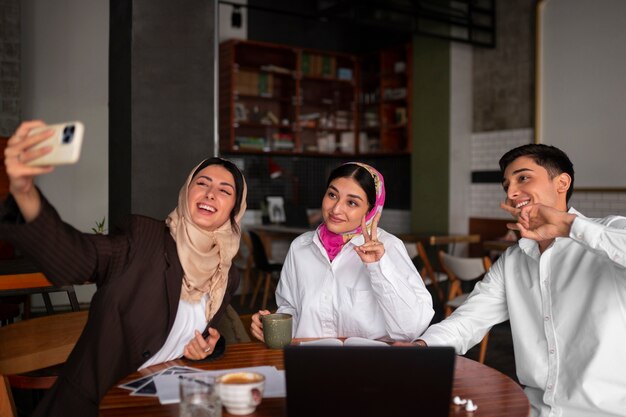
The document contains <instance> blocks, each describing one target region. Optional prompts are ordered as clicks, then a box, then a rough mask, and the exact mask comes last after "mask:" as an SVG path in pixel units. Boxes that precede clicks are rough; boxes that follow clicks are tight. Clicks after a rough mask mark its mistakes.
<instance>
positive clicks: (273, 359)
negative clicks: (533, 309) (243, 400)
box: [100, 343, 530, 417]
mask: <svg viewBox="0 0 626 417" xmlns="http://www.w3.org/2000/svg"><path fill="white" fill-rule="evenodd" d="M172 365H188V366H194V367H197V368H202V369H207V370H216V369H229V368H240V367H248V366H261V365H270V366H276V367H277V368H278V369H284V363H283V352H282V350H271V349H268V348H266V347H265V345H263V344H262V343H242V344H238V345H230V346H228V348H227V350H226V354H225V355H224V357H223V358H222V359H220V360H218V361H216V362H207V363H203V364H197V363H189V362H187V361H184V360H177V361H172V362H167V363H166V364H161V365H156V366H152V367H150V368H147V369H145V370H143V372H141V373H140V372H135V373H133V374H131V375H129V376H128V377H127V378H124V380H123V381H120V383H122V382H127V381H130V380H132V379H136V378H139V377H140V376H141V375H148V374H151V373H154V372H157V371H159V370H161V369H163V368H165V367H167V366H172ZM452 395H453V396H454V395H459V396H461V397H462V398H471V399H472V400H473V401H474V402H475V403H476V404H477V405H478V407H479V409H478V410H477V411H476V412H475V413H473V415H472V416H473V417H528V416H529V415H530V405H529V403H528V399H527V397H526V395H525V394H524V392H523V391H522V389H521V387H520V386H519V385H518V384H516V383H515V382H514V381H513V380H511V379H510V378H509V377H507V376H506V375H504V374H501V373H500V372H498V371H496V370H494V369H492V368H489V367H487V366H485V365H482V364H480V363H478V362H475V361H472V360H469V359H467V358H464V357H462V356H457V360H456V367H455V375H454V385H453V389H452ZM147 415H149V416H154V417H176V416H178V404H171V405H160V404H159V400H158V399H157V398H152V397H138V396H130V395H129V391H127V390H123V389H121V388H117V386H116V387H114V388H112V389H111V390H109V392H108V393H107V395H106V396H105V397H104V399H103V400H102V403H101V404H100V416H101V417H114V416H116V417H119V416H147ZM223 415H224V416H230V414H229V413H227V412H226V410H223ZM285 415H286V409H285V399H284V398H266V399H264V400H263V402H262V403H261V405H259V407H258V408H257V410H256V411H255V412H254V413H253V414H251V416H254V417H282V416H285ZM468 415H469V414H468V413H467V412H466V411H465V409H463V408H462V407H459V406H455V405H452V404H451V405H450V416H455V417H456V416H463V417H467V416H468Z"/></svg>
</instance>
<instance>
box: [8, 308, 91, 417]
mask: <svg viewBox="0 0 626 417" xmlns="http://www.w3.org/2000/svg"><path fill="white" fill-rule="evenodd" d="M86 322H87V311H78V312H73V313H64V314H53V315H50V316H44V317H39V318H34V319H31V320H24V321H21V322H18V323H15V324H11V325H9V326H5V327H0V416H3V417H4V416H17V412H16V409H15V404H14V403H13V397H12V394H11V389H10V383H11V382H10V381H11V379H12V377H8V378H7V377H6V376H7V375H11V376H13V375H18V374H24V373H26V372H30V371H34V370H36V369H41V368H43V367H50V366H53V365H57V364H61V363H63V362H65V360H66V359H67V357H68V355H69V354H70V352H71V351H72V349H73V348H74V345H75V344H76V341H77V340H78V336H79V335H80V333H81V332H82V330H83V328H84V327H85V323H86ZM54 380H56V377H54V376H53V377H52V378H48V379H47V381H44V382H43V383H42V384H41V385H38V386H37V388H46V387H50V386H51V385H52V383H53V382H54ZM28 388H32V385H31V386H29V387H28Z"/></svg>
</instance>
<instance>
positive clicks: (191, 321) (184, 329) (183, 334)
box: [139, 294, 207, 369]
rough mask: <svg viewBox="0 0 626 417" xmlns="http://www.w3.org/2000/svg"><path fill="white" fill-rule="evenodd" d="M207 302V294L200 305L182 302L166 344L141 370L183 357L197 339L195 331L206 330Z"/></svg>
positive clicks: (179, 304)
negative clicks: (193, 340)
mask: <svg viewBox="0 0 626 417" xmlns="http://www.w3.org/2000/svg"><path fill="white" fill-rule="evenodd" d="M206 302H207V294H205V295H204V296H202V299H201V300H200V302H198V303H193V304H192V303H189V302H187V301H183V300H180V302H179V303H178V311H177V312H176V319H174V325H173V326H172V330H171V331H170V334H169V335H168V336H167V340H166V341H165V344H163V346H162V347H161V349H160V350H159V351H158V352H157V353H156V354H154V356H152V357H151V358H150V359H148V360H147V361H146V362H144V364H143V365H141V366H140V367H139V369H143V368H146V367H148V366H151V365H154V364H157V363H162V362H167V361H171V360H174V359H178V358H180V357H181V356H183V353H184V351H185V346H187V344H188V343H189V342H190V341H191V339H193V338H194V337H195V332H194V331H195V330H198V331H199V332H200V333H202V332H203V331H204V330H205V329H206V325H207V321H206Z"/></svg>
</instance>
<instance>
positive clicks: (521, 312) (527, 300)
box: [415, 144, 626, 417]
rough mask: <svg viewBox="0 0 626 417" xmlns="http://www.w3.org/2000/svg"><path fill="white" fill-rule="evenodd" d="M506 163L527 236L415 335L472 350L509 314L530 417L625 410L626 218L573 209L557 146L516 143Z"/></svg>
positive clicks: (511, 203)
mask: <svg viewBox="0 0 626 417" xmlns="http://www.w3.org/2000/svg"><path fill="white" fill-rule="evenodd" d="M500 169H501V171H502V173H503V181H502V185H503V187H504V190H505V192H506V202H505V203H503V204H501V207H502V208H503V209H504V210H506V211H507V212H509V213H511V214H512V215H513V216H514V217H515V218H516V223H515V224H511V225H509V227H510V228H513V229H517V230H519V231H520V233H521V236H522V239H520V241H519V244H518V245H516V246H513V247H511V248H509V249H508V250H507V251H506V253H504V254H503V255H502V256H501V257H500V259H498V261H497V262H496V263H495V264H494V265H493V266H492V268H491V269H490V270H489V272H488V273H487V274H486V275H485V277H484V279H483V280H482V281H481V282H480V283H478V284H477V285H476V288H475V289H474V291H473V292H472V293H471V295H470V296H469V298H468V300H467V301H466V303H465V304H463V305H462V306H461V307H460V308H458V309H457V310H456V311H455V312H454V313H453V314H452V315H451V316H450V317H449V318H447V319H446V320H444V321H442V322H441V323H439V324H436V325H434V326H431V327H430V328H429V329H428V330H427V331H426V332H425V333H424V334H423V335H422V336H421V338H420V339H419V340H418V341H416V342H415V344H418V345H422V346H424V345H428V346H441V345H449V346H454V347H455V349H456V350H457V352H458V353H460V354H464V353H465V352H466V351H467V350H468V349H469V348H471V347H472V346H473V345H475V344H477V343H478V342H480V340H481V339H482V338H483V336H484V335H485V334H486V333H487V332H488V331H489V329H490V328H491V327H492V326H493V325H495V324H497V323H500V322H503V321H505V320H510V323H511V330H512V335H513V344H514V349H515V362H516V367H517V374H518V377H519V380H520V382H521V383H522V385H524V386H525V391H526V394H527V395H528V398H529V400H530V403H531V409H532V412H531V415H532V416H540V417H548V416H550V417H552V416H563V417H589V416H594V417H599V416H602V417H608V416H624V415H626V218H624V217H621V216H609V217H606V218H603V219H589V218H587V217H585V216H584V215H582V214H581V213H579V212H577V211H576V210H574V209H573V208H570V209H569V210H568V207H567V201H568V200H569V197H570V196H571V194H572V190H573V183H574V169H573V166H572V163H571V161H570V160H569V158H568V157H567V155H566V154H565V153H563V152H562V151H560V150H559V149H557V148H555V147H552V146H547V145H538V144H531V145H524V146H521V147H519V148H515V149H513V150H511V151H509V152H507V153H506V154H505V155H504V156H503V157H502V158H501V159H500Z"/></svg>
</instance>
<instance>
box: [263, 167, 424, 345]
mask: <svg viewBox="0 0 626 417" xmlns="http://www.w3.org/2000/svg"><path fill="white" fill-rule="evenodd" d="M384 202H385V183H384V180H383V176H382V175H381V174H380V172H378V171H377V170H376V169H374V168H373V167H371V166H369V165H366V164H362V163H358V162H350V163H347V164H344V165H341V166H339V167H338V168H335V170H333V171H332V172H331V174H330V177H329V178H328V181H327V189H326V193H325V195H324V198H323V199H322V217H323V219H324V222H323V223H322V224H321V225H320V226H319V227H318V228H317V230H315V231H312V232H307V233H304V234H303V235H301V236H299V237H298V238H297V239H296V240H294V241H293V243H292V244H291V247H290V248H289V253H288V254H287V258H286V260H285V263H284V266H283V270H282V271H281V277H280V282H279V283H278V288H277V290H276V302H277V304H278V311H277V312H279V313H289V314H291V315H293V326H294V327H293V328H294V337H297V338H306V337H351V336H358V337H364V338H368V339H387V340H404V341H410V340H414V339H416V338H417V337H418V336H420V335H421V334H422V332H423V331H424V330H425V329H426V327H428V324H429V323H430V320H431V319H432V317H433V314H434V311H433V308H432V298H431V296H430V293H429V292H428V290H427V289H426V287H425V286H424V282H423V281H422V279H421V278H420V276H419V273H418V272H417V270H416V269H415V266H414V265H413V262H412V261H411V259H410V258H409V256H408V254H407V252H406V249H405V246H404V243H403V242H402V241H401V240H400V239H398V238H397V237H395V236H393V235H392V234H390V233H387V232H385V231H384V230H383V229H380V228H378V221H379V220H380V216H381V213H382V209H383V205H384ZM265 314H269V311H267V310H263V311H259V312H258V313H256V314H254V315H253V317H252V324H251V331H252V333H253V334H254V336H255V337H256V338H258V339H259V340H263V325H262V323H261V320H260V316H261V315H265Z"/></svg>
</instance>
